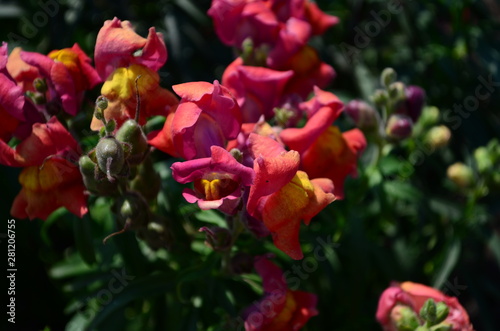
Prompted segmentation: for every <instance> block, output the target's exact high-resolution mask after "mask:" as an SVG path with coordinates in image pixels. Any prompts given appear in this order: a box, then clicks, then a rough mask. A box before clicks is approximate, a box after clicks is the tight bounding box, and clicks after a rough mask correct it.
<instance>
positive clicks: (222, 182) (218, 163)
mask: <svg viewBox="0 0 500 331" xmlns="http://www.w3.org/2000/svg"><path fill="white" fill-rule="evenodd" d="M210 150H211V152H212V155H211V156H210V157H207V158H201V159H194V160H189V161H185V162H176V163H174V164H173V165H172V167H171V168H172V177H173V178H174V179H175V180H176V181H178V182H179V183H181V184H185V183H191V182H193V183H194V190H192V189H189V188H188V189H185V190H184V192H183V193H182V195H183V196H184V198H185V199H186V200H187V201H188V202H191V203H194V202H197V203H198V206H199V207H200V208H201V209H219V210H221V211H223V212H225V213H227V214H234V213H235V211H236V209H237V207H238V204H239V201H240V197H241V195H242V193H243V189H244V188H245V187H248V186H250V185H251V184H252V182H253V177H254V172H253V170H252V168H249V167H246V166H244V165H242V164H241V163H239V162H238V161H237V160H236V159H235V158H234V157H233V156H232V155H231V154H230V153H229V152H228V151H226V150H225V149H224V148H222V147H219V146H212V147H211V148H210Z"/></svg>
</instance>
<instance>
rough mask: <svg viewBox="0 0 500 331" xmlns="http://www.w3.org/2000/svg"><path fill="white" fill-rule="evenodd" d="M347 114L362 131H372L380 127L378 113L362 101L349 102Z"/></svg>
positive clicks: (346, 108) (346, 109)
mask: <svg viewBox="0 0 500 331" xmlns="http://www.w3.org/2000/svg"><path fill="white" fill-rule="evenodd" d="M345 112H346V114H347V116H349V117H350V118H351V119H352V120H353V121H354V124H356V126H357V127H358V128H360V129H361V130H372V129H375V128H376V127H377V126H378V123H379V120H378V113H377V111H376V110H375V109H374V108H373V107H372V106H370V105H369V104H367V103H366V102H364V101H362V100H352V101H349V103H348V104H347V105H346V107H345Z"/></svg>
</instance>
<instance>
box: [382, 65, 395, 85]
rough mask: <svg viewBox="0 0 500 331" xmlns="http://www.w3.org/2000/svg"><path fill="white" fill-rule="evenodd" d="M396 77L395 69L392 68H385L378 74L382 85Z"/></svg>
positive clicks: (391, 81)
mask: <svg viewBox="0 0 500 331" xmlns="http://www.w3.org/2000/svg"><path fill="white" fill-rule="evenodd" d="M396 78H397V74H396V71H395V70H394V69H392V68H385V69H384V70H383V71H382V74H380V83H381V84H382V86H385V87H388V86H389V85H390V84H391V83H393V82H394V81H395V80H396Z"/></svg>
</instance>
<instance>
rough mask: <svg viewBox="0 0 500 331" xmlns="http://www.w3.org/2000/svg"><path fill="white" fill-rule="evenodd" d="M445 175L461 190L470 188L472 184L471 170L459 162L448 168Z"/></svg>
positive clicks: (472, 175) (472, 174)
mask: <svg viewBox="0 0 500 331" xmlns="http://www.w3.org/2000/svg"><path fill="white" fill-rule="evenodd" d="M446 175H447V176H448V178H449V179H450V180H451V181H452V182H454V183H455V184H456V185H457V186H459V187H462V188H466V187H470V186H471V185H472V184H473V182H474V173H473V172H472V169H471V168H470V167H468V166H466V165H465V164H463V163H461V162H457V163H454V164H452V165H451V166H450V167H448V170H447V171H446Z"/></svg>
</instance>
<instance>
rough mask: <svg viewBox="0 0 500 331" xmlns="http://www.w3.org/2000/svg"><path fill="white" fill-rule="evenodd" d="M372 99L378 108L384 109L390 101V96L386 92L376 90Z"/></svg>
mask: <svg viewBox="0 0 500 331" xmlns="http://www.w3.org/2000/svg"><path fill="white" fill-rule="evenodd" d="M372 99H373V102H374V103H375V105H377V107H384V106H385V105H386V104H387V101H388V100H389V95H388V94H387V92H386V91H384V90H376V91H375V92H374V93H373V96H372Z"/></svg>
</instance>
